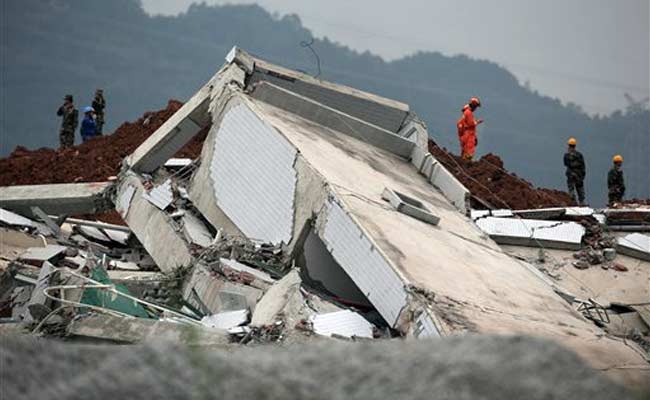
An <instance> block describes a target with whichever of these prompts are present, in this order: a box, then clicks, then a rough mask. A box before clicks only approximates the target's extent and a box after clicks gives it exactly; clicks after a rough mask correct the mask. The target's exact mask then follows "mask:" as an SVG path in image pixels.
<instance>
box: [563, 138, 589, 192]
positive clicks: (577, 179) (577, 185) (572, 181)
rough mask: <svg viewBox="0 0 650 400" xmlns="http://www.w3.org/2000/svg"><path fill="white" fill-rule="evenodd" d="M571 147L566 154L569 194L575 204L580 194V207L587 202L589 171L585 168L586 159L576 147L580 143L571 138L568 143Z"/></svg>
mask: <svg viewBox="0 0 650 400" xmlns="http://www.w3.org/2000/svg"><path fill="white" fill-rule="evenodd" d="M567 144H568V146H569V148H568V150H567V152H566V153H565V154H564V166H565V167H566V184H567V188H568V189H569V194H570V195H571V199H573V202H574V203H575V202H576V192H577V193H578V205H583V204H584V201H585V187H584V181H585V175H586V174H587V169H586V167H585V159H584V157H583V156H582V153H580V152H579V151H578V150H576V145H577V144H578V141H577V140H576V139H575V138H569V140H568V141H567Z"/></svg>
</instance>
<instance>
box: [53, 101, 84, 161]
mask: <svg viewBox="0 0 650 400" xmlns="http://www.w3.org/2000/svg"><path fill="white" fill-rule="evenodd" d="M56 115H58V116H59V117H63V118H62V119H61V130H60V131H59V147H60V148H62V149H65V148H67V147H72V146H74V131H76V130H77V126H79V111H77V109H76V108H74V104H73V98H72V95H71V94H66V95H65V97H64V98H63V105H62V106H61V107H59V110H58V111H57V112H56Z"/></svg>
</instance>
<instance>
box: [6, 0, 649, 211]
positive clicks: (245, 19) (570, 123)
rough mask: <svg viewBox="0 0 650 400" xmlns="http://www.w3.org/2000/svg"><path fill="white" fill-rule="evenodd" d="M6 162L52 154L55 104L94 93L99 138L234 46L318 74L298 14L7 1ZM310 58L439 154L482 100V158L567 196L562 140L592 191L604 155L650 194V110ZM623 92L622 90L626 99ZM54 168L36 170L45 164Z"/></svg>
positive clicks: (477, 78)
mask: <svg viewBox="0 0 650 400" xmlns="http://www.w3.org/2000/svg"><path fill="white" fill-rule="evenodd" d="M0 3H1V4H0V11H1V13H2V19H1V22H0V24H1V33H2V39H1V40H0V45H1V48H0V51H1V52H2V54H1V57H0V63H1V80H2V82H1V88H0V89H1V91H2V96H1V100H0V135H1V139H2V140H1V148H0V152H1V155H3V156H4V155H7V154H8V153H9V152H11V151H12V150H13V148H14V147H15V146H16V145H24V146H26V147H29V148H36V147H43V146H55V145H56V144H57V132H58V126H59V120H58V118H57V117H56V115H55V112H56V109H57V107H58V106H59V104H60V103H61V100H62V98H63V95H64V94H66V93H72V94H74V95H75V98H76V101H75V102H76V104H77V105H78V106H84V105H87V104H89V102H90V101H91V97H92V94H93V93H94V90H95V89H96V88H98V87H102V88H104V90H105V93H106V97H107V101H108V114H107V122H108V126H107V127H108V130H109V131H110V130H112V129H114V128H116V127H117V126H118V125H119V124H120V123H121V122H123V121H126V120H133V119H135V118H136V117H137V116H139V115H141V114H142V112H143V111H145V110H148V109H158V108H161V107H162V106H164V105H165V104H166V103H167V100H168V99H170V98H176V99H179V100H184V99H186V98H187V97H189V96H190V95H191V94H192V93H193V92H194V91H195V90H196V89H197V88H198V87H199V86H200V85H201V84H202V83H204V82H205V81H206V80H207V79H208V78H209V77H210V76H212V74H214V72H215V71H216V70H217V69H218V68H219V67H220V66H221V65H222V63H223V59H224V56H225V55H226V53H227V52H228V50H229V49H230V48H231V47H232V46H233V45H238V46H240V47H242V48H244V49H246V50H247V51H250V52H251V53H254V54H256V55H258V56H259V57H262V58H265V59H267V60H269V61H272V62H275V63H278V64H282V65H285V66H288V67H291V68H296V69H300V70H303V71H306V72H308V73H312V74H315V73H316V71H317V68H316V62H315V59H314V57H313V55H312V54H311V52H310V51H309V49H306V48H304V47H301V45H300V42H301V41H306V40H309V39H310V38H311V33H310V31H309V30H308V29H307V28H305V27H303V26H302V24H301V22H300V20H299V19H298V18H297V17H295V16H285V17H275V16H273V15H271V14H269V13H268V12H266V11H265V10H264V9H262V8H260V7H258V6H222V7H209V6H204V5H195V6H192V7H191V8H190V9H189V11H188V12H187V13H185V14H181V15H180V16H178V17H151V16H149V15H147V14H146V13H144V12H143V11H142V9H141V7H140V4H139V3H138V1H137V0H111V1H105V0H3V1H2V2H0ZM313 48H314V49H315V51H316V52H317V53H318V55H319V57H320V60H321V68H322V74H321V76H320V77H321V78H322V79H326V80H332V81H336V82H340V83H344V84H347V85H350V86H354V87H358V88H360V89H364V90H368V91H371V92H374V93H377V94H380V95H383V96H385V97H389V98H395V99H398V100H401V101H404V102H406V103H408V104H410V105H411V107H412V109H413V110H414V111H416V112H417V113H418V114H419V115H420V117H421V118H422V119H424V120H425V121H426V122H427V124H428V126H429V131H430V134H431V135H432V136H433V137H434V139H435V140H436V141H437V142H438V143H440V144H441V145H443V146H447V147H449V148H451V149H454V150H456V147H457V139H456V133H455V121H456V119H457V118H458V116H459V113H460V108H461V107H462V105H463V103H464V102H465V101H466V100H467V99H468V98H469V97H470V96H472V95H477V96H480V97H481V99H482V101H483V104H484V107H483V108H482V109H480V110H479V114H480V117H481V118H484V119H485V121H486V123H485V125H483V126H481V129H480V131H479V152H480V153H487V152H494V153H497V154H499V155H500V156H501V157H502V158H503V159H504V161H505V163H506V166H507V167H508V169H510V170H512V171H515V172H517V173H518V174H519V175H520V176H522V177H525V178H526V179H528V180H530V181H532V182H534V183H535V184H537V185H542V186H555V187H560V188H563V187H564V172H563V166H562V155H563V152H564V149H565V142H566V139H567V137H568V136H575V137H577V138H578V140H579V142H580V144H579V146H580V149H581V150H582V151H583V153H584V154H585V157H586V159H587V163H588V166H587V169H588V177H587V193H588V197H589V199H590V200H591V202H592V203H593V204H594V205H602V204H603V203H604V199H605V175H606V173H607V169H608V167H609V165H610V161H611V156H612V155H613V154H615V153H621V154H623V156H624V157H625V160H626V162H625V171H626V174H627V177H628V181H629V184H628V187H629V189H630V193H629V195H630V196H637V197H650V177H649V176H650V173H649V171H650V111H648V108H647V106H646V105H637V106H632V107H630V108H629V109H628V110H623V111H621V112H617V113H614V114H613V115H611V116H607V117H593V118H592V117H590V116H588V115H586V114H585V113H583V112H582V111H581V110H580V108H579V107H578V106H576V105H568V106H567V105H563V104H562V103H561V102H560V101H558V100H556V99H552V98H549V97H543V96H540V95H539V94H537V93H536V92H535V91H534V90H533V89H530V88H527V87H525V86H524V85H521V84H520V83H519V82H518V81H517V80H516V79H515V77H514V76H513V75H512V74H511V73H509V72H508V71H507V70H506V69H504V68H502V67H500V66H498V65H496V64H494V63H491V62H487V61H482V60H474V59H471V58H469V57H466V56H456V57H447V56H444V55H442V54H439V53H420V54H415V55H413V56H410V57H406V58H403V59H400V60H396V61H393V62H385V61H383V60H382V59H381V58H379V57H377V56H374V55H372V54H370V53H363V54H360V53H357V52H354V51H351V50H350V49H348V48H347V47H345V46H343V45H341V44H337V43H332V42H331V41H328V40H326V39H325V40H316V41H315V42H314V44H313ZM621 96H623V93H621ZM49 167H54V168H55V167H56V166H44V168H49Z"/></svg>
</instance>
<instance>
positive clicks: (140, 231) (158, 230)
mask: <svg viewBox="0 0 650 400" xmlns="http://www.w3.org/2000/svg"><path fill="white" fill-rule="evenodd" d="M145 194H146V190H145V188H144V186H143V184H142V182H141V181H140V178H139V177H138V175H136V174H134V173H128V174H126V176H125V177H124V178H123V179H121V180H120V183H119V186H118V188H117V195H116V199H117V200H116V203H120V204H122V205H123V207H124V208H121V209H120V210H119V212H120V215H121V216H122V218H123V219H124V221H125V222H126V224H127V225H128V226H129V228H130V229H131V232H132V233H133V234H134V235H135V236H136V237H137V238H138V240H139V241H140V243H142V246H143V247H144V248H145V249H146V250H147V253H149V255H151V258H153V260H154V261H155V262H156V265H157V266H158V268H160V270H161V271H162V272H172V271H173V270H174V269H176V268H178V267H184V266H188V265H189V264H190V263H191V261H192V255H191V254H190V250H189V247H188V244H187V242H185V241H184V240H183V238H182V236H183V235H182V233H181V232H179V231H177V230H176V227H175V225H174V222H173V221H172V218H171V217H170V216H169V215H167V214H166V213H165V212H164V211H161V210H160V209H159V208H157V207H156V206H155V205H153V204H152V203H150V202H149V201H148V200H147V199H146V198H145V196H144V195H145ZM122 198H128V199H129V200H128V201H125V200H123V199H122Z"/></svg>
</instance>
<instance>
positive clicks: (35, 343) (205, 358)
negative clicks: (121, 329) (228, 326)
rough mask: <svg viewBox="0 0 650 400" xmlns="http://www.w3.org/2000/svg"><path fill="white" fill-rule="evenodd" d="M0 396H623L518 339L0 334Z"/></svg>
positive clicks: (576, 364) (558, 353)
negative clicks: (82, 340) (203, 343)
mask: <svg viewBox="0 0 650 400" xmlns="http://www.w3.org/2000/svg"><path fill="white" fill-rule="evenodd" d="M0 344H1V346H0V347H1V348H0V350H1V351H0V382H1V383H2V384H1V385H0V387H1V388H2V389H1V393H0V397H1V398H6V399H14V400H20V399H40V398H48V399H51V398H60V399H63V398H65V399H96V398H97V399H99V398H101V399H105V398H115V399H178V398H201V399H212V398H215V399H249V398H250V399H285V400H289V399H328V400H332V399H392V398H399V399H431V398H435V399H524V398H525V399H530V400H533V399H547V400H548V399H589V400H599V399H619V400H623V399H627V398H631V397H630V394H629V393H626V391H625V390H624V389H623V388H621V387H620V386H617V385H615V384H613V383H610V382H609V381H607V380H606V379H605V378H604V377H603V375H602V374H600V373H599V372H597V371H594V370H591V369H590V368H588V367H587V366H586V365H585V364H584V363H582V362H581V361H580V360H579V359H578V357H577V356H575V355H574V354H573V353H572V352H570V351H568V350H566V349H564V348H562V347H560V346H558V345H556V344H553V343H551V342H548V341H542V340H538V339H531V338H524V337H490V336H467V337H457V338H448V339H444V340H436V341H428V340H422V341H389V342H381V343H345V342H336V341H327V342H320V343H317V344H312V345H310V346H295V347H289V348H286V347H285V348H283V347H271V346H269V347H255V348H253V349H251V348H243V349H242V348H237V349H233V350H232V351H224V350H218V349H207V348H196V347H195V348H192V347H190V348H187V347H178V346H174V345H169V344H162V343H157V344H150V345H146V346H123V347H122V346H100V345H80V344H72V343H61V342H55V341H49V340H33V339H32V340H26V339H24V338H23V339H22V340H19V339H16V338H8V337H3V338H2V339H1V341H0Z"/></svg>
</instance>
